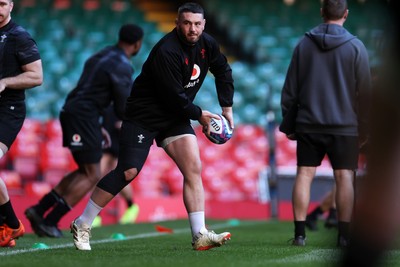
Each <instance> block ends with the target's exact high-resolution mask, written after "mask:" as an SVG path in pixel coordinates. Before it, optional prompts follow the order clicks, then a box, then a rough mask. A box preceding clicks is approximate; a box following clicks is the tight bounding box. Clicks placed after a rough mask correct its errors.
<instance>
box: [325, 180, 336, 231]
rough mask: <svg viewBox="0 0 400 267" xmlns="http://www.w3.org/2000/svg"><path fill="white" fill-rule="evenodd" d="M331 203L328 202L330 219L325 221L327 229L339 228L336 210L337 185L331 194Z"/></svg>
mask: <svg viewBox="0 0 400 267" xmlns="http://www.w3.org/2000/svg"><path fill="white" fill-rule="evenodd" d="M329 198H330V201H328V200H327V203H326V205H327V207H329V208H328V210H329V213H328V217H327V218H326V220H325V224H324V225H325V227H326V228H332V227H337V225H338V221H337V210H336V185H335V184H334V185H333V188H332V191H331V192H330V194H329Z"/></svg>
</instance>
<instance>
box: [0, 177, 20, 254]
mask: <svg viewBox="0 0 400 267" xmlns="http://www.w3.org/2000/svg"><path fill="white" fill-rule="evenodd" d="M0 216H3V217H4V219H3V224H2V225H0V247H7V246H10V245H9V244H10V242H12V240H13V239H17V238H19V237H21V236H23V235H24V233H25V228H24V226H23V224H22V223H21V222H20V221H19V220H18V218H17V216H16V215H15V212H14V209H13V207H12V205H11V201H10V198H9V196H8V192H7V187H6V185H5V183H4V181H3V180H2V179H1V178H0ZM14 245H15V244H14Z"/></svg>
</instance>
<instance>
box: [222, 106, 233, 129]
mask: <svg viewBox="0 0 400 267" xmlns="http://www.w3.org/2000/svg"><path fill="white" fill-rule="evenodd" d="M222 116H224V117H225V119H227V120H228V122H229V126H230V127H231V129H232V130H233V129H234V128H235V124H234V123H233V110H232V107H223V108H222Z"/></svg>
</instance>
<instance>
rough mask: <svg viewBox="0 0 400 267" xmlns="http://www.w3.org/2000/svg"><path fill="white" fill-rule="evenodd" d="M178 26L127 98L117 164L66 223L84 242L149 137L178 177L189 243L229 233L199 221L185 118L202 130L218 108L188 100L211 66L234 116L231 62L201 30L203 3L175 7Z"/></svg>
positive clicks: (195, 158)
mask: <svg viewBox="0 0 400 267" xmlns="http://www.w3.org/2000/svg"><path fill="white" fill-rule="evenodd" d="M175 22H176V27H175V29H173V30H172V31H171V32H170V33H168V34H166V35H165V36H164V37H163V38H162V39H161V40H160V41H159V42H158V43H157V44H156V45H155V46H154V47H153V49H152V51H151V52H150V55H149V57H148V58H147V60H146V62H145V63H144V65H143V68H142V72H141V73H140V75H139V76H138V77H137V78H136V80H135V82H134V84H133V86H132V91H131V95H130V97H129V98H128V100H127V107H126V112H125V119H124V121H123V123H122V128H121V135H120V153H119V156H118V165H117V167H116V168H115V169H114V170H113V171H112V172H110V173H109V174H108V175H106V176H105V177H103V179H102V180H101V181H100V182H99V183H98V184H97V187H96V188H95V190H94V192H93V193H92V195H91V198H90V200H89V202H88V204H87V206H86V208H85V210H84V212H83V214H82V215H81V216H80V217H78V218H77V219H76V220H74V221H73V222H72V223H71V230H72V232H73V236H74V244H75V246H76V248H77V249H79V250H90V249H91V247H90V242H89V236H90V228H91V225H92V222H93V220H94V218H95V217H96V215H97V214H98V213H99V212H100V211H101V209H102V208H103V207H105V206H106V205H107V203H109V202H110V201H111V200H112V199H113V197H114V196H115V195H116V194H118V192H120V191H121V190H122V188H124V187H125V186H126V185H127V184H129V183H130V182H131V181H132V180H133V179H134V178H135V177H136V176H137V175H138V173H139V172H140V170H141V168H142V167H143V164H144V162H145V161H146V158H147V156H148V153H149V150H150V147H151V145H152V144H153V141H154V140H155V141H156V142H157V145H158V146H160V147H163V148H164V150H165V151H166V153H167V154H168V155H169V156H170V157H171V158H172V159H173V160H174V162H175V163H176V165H177V166H178V167H179V169H180V171H181V172H182V175H183V177H184V185H183V187H184V189H183V200H184V204H185V207H186V210H187V212H188V216H189V222H190V226H191V231H192V246H193V249H196V250H207V249H210V248H213V247H217V246H221V245H222V244H224V243H225V241H226V240H227V239H229V238H230V236H231V234H230V233H228V232H224V233H221V234H216V233H214V232H213V231H209V230H207V229H206V227H205V214H204V210H205V207H204V206H205V203H204V202H205V201H204V190H203V185H202V180H201V160H200V153H199V147H198V143H197V138H196V136H195V133H194V130H193V128H192V126H191V123H190V120H196V121H199V122H200V124H201V125H202V126H203V130H204V131H209V130H208V125H209V122H210V119H211V118H218V115H217V114H213V113H211V112H209V111H206V110H202V109H201V108H200V107H199V106H197V105H195V104H193V100H194V98H195V96H196V93H197V92H198V91H199V90H200V87H201V85H202V83H203V81H204V79H205V77H206V75H207V73H208V71H210V72H211V73H212V74H213V75H214V77H215V84H216V89H217V93H218V100H219V104H220V106H221V108H222V114H223V115H224V116H225V117H226V118H227V120H228V121H229V123H230V125H231V127H233V126H234V123H233V111H232V105H233V93H234V86H233V79H232V70H231V68H230V66H229V64H228V62H227V59H226V57H225V56H224V55H223V54H222V53H221V52H220V49H219V45H218V44H217V42H216V41H215V39H214V38H212V37H211V36H210V35H208V34H207V33H205V32H203V30H204V27H205V19H204V10H203V8H202V7H201V6H200V5H198V4H195V3H187V4H184V5H182V6H181V7H180V8H179V9H178V17H177V19H176V21H175Z"/></svg>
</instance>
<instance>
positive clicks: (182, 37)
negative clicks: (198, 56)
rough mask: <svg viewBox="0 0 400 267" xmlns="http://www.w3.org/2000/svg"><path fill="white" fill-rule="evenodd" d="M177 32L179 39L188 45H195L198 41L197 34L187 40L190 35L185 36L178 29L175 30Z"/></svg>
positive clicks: (198, 36)
mask: <svg viewBox="0 0 400 267" xmlns="http://www.w3.org/2000/svg"><path fill="white" fill-rule="evenodd" d="M177 32H178V36H179V37H180V39H181V40H183V41H184V42H185V43H187V44H189V45H195V44H196V43H197V42H198V41H199V39H200V35H199V34H196V35H191V36H192V38H191V39H189V38H188V37H189V35H190V33H188V34H185V33H184V32H183V31H182V30H181V29H180V28H177ZM195 37H196V38H195Z"/></svg>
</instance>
